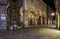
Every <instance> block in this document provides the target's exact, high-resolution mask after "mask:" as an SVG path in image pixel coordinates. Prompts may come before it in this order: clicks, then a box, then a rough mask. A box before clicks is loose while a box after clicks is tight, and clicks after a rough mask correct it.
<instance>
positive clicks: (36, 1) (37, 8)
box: [7, 0, 47, 27]
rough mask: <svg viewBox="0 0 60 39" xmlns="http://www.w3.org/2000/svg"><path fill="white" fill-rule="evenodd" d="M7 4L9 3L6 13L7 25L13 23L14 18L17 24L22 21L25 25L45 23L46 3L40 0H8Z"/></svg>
mask: <svg viewBox="0 0 60 39" xmlns="http://www.w3.org/2000/svg"><path fill="white" fill-rule="evenodd" d="M8 4H9V5H10V7H9V8H8V13H7V14H8V24H9V25H13V24H14V23H13V20H14V19H16V20H15V21H16V23H15V24H17V25H19V24H21V23H22V24H23V25H25V27H28V26H29V25H30V24H31V25H38V24H39V25H40V24H47V22H46V20H47V13H46V8H47V5H46V4H45V3H44V2H43V1H42V0H18V1H17V0H16V2H12V0H9V1H8ZM14 4H15V5H14ZM14 7H15V9H13V8H14ZM22 24H21V25H22Z"/></svg>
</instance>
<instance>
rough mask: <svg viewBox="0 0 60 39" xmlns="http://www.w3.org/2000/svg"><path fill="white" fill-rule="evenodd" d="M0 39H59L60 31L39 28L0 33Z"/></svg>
mask: <svg viewBox="0 0 60 39" xmlns="http://www.w3.org/2000/svg"><path fill="white" fill-rule="evenodd" d="M0 39H60V31H59V30H56V29H51V28H40V27H35V28H26V29H20V30H15V31H3V32H2V31H0Z"/></svg>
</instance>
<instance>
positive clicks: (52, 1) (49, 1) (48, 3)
mask: <svg viewBox="0 0 60 39" xmlns="http://www.w3.org/2000/svg"><path fill="white" fill-rule="evenodd" d="M43 1H44V2H45V3H46V4H47V5H49V6H50V7H51V8H53V10H55V5H54V0H43Z"/></svg>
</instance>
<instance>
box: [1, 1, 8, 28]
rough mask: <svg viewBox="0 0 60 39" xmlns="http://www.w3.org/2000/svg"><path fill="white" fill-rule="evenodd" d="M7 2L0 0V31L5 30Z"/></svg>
mask: <svg viewBox="0 0 60 39" xmlns="http://www.w3.org/2000/svg"><path fill="white" fill-rule="evenodd" d="M6 2H7V0H5V1H4V0H0V29H7V7H8V6H7V3H6Z"/></svg>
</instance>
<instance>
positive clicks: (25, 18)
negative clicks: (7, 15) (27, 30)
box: [23, 0, 28, 27]
mask: <svg viewBox="0 0 60 39" xmlns="http://www.w3.org/2000/svg"><path fill="white" fill-rule="evenodd" d="M27 7H28V6H27V0H24V3H23V24H24V27H27V26H28V17H27V15H28V14H27V13H28V9H27Z"/></svg>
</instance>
